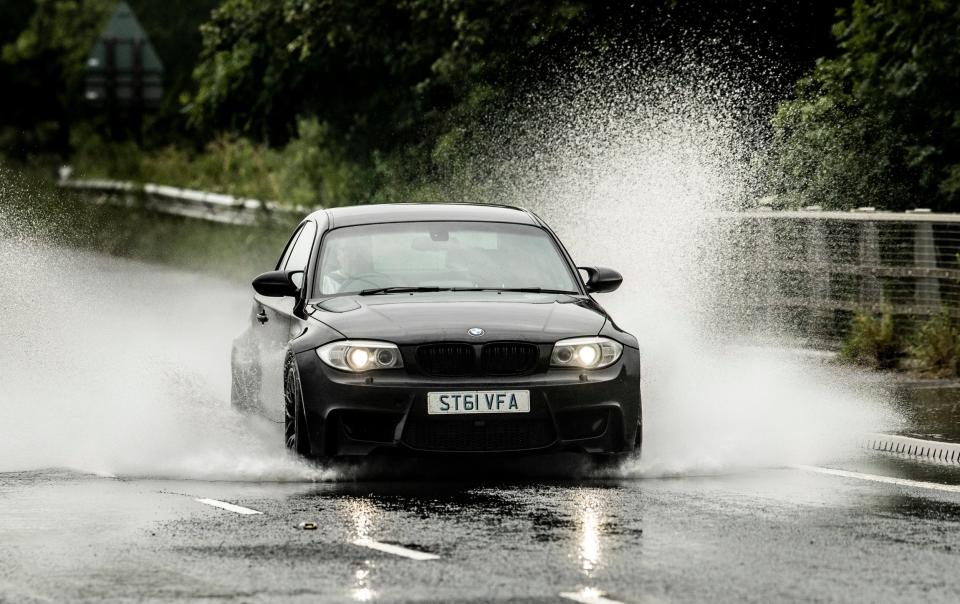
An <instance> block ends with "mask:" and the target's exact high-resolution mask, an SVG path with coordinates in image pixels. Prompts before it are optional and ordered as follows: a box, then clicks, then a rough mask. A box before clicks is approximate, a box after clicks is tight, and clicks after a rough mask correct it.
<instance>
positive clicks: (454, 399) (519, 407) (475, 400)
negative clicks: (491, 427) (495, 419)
mask: <svg viewBox="0 0 960 604" xmlns="http://www.w3.org/2000/svg"><path fill="white" fill-rule="evenodd" d="M427 413H429V414H430V415H444V414H456V413H530V391H529V390H475V391H474V390H471V391H461V392H428V393H427Z"/></svg>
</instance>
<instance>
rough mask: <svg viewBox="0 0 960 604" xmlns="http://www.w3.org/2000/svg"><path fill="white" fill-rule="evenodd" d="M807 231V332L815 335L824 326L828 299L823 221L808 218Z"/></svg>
mask: <svg viewBox="0 0 960 604" xmlns="http://www.w3.org/2000/svg"><path fill="white" fill-rule="evenodd" d="M807 222H808V225H809V228H808V232H807V275H808V279H809V290H808V294H807V295H808V296H809V298H808V301H809V306H808V308H809V309H810V317H809V323H808V332H809V334H810V335H812V336H814V337H817V336H820V335H823V333H824V331H825V327H826V318H827V314H826V313H827V311H826V310H825V308H826V306H827V305H828V304H829V299H830V273H829V270H828V269H829V267H828V262H827V245H826V236H825V233H824V229H825V225H824V221H823V220H820V219H818V218H813V219H811V220H808V221H807Z"/></svg>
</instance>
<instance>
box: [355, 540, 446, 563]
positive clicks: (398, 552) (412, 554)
mask: <svg viewBox="0 0 960 604" xmlns="http://www.w3.org/2000/svg"><path fill="white" fill-rule="evenodd" d="M353 544H354V545H359V546H362V547H369V548H370V549H375V550H377V551H380V552H386V553H388V554H393V555H395V556H403V557H404V558H410V559H411V560H439V559H440V556H438V555H436V554H428V553H427V552H418V551H417V550H415V549H407V548H405V547H400V546H399V545H390V544H389V543H380V542H379V541H374V540H373V539H363V538H361V539H357V540H355V541H354V542H353Z"/></svg>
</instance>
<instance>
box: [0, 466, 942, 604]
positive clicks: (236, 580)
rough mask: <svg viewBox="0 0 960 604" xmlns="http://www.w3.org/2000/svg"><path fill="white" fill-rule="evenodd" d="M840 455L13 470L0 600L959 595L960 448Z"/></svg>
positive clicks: (5, 502) (4, 490)
mask: <svg viewBox="0 0 960 604" xmlns="http://www.w3.org/2000/svg"><path fill="white" fill-rule="evenodd" d="M832 467H833V468H840V469H843V470H849V471H852V472H854V473H855V474H856V476H857V477H847V476H835V475H827V474H822V473H819V472H816V471H812V470H810V469H797V468H782V469H768V470H754V471H748V472H742V473H736V474H725V475H719V476H685V477H672V478H671V477H665V478H645V479H638V478H631V479H625V478H616V477H610V478H605V479H583V478H565V479H564V478H561V479H557V478H541V477H532V478H531V477H526V478H524V477H523V476H517V477H513V478H511V479H510V480H508V481H490V480H488V479H487V478H486V477H484V476H482V475H481V476H477V477H474V478H472V479H470V478H469V477H468V479H467V480H450V479H449V478H447V477H444V476H443V474H442V472H441V473H440V474H439V475H438V474H436V473H434V472H433V470H432V469H431V468H430V467H429V464H427V465H421V466H418V468H419V471H418V472H415V473H413V474H414V475H413V476H411V475H410V474H406V477H401V476H394V477H391V476H389V473H390V471H389V470H390V467H389V464H387V471H386V474H387V475H386V476H384V471H383V468H381V469H379V470H378V471H377V472H374V473H373V475H372V478H368V477H365V476H364V475H363V471H362V470H361V471H359V472H358V473H356V474H355V475H354V479H352V480H346V481H342V482H330V483H272V484H271V483H231V482H203V481H179V480H170V481H158V480H133V479H116V478H110V477H98V476H93V475H89V474H79V473H73V472H69V471H64V470H41V471H31V472H14V473H4V474H0V506H2V513H0V601H2V602H45V601H57V602H59V601H100V600H109V601H166V600H179V601H184V600H187V601H222V600H225V599H231V600H236V601H243V602H263V601H270V602H368V601H378V602H379V601H385V602H569V601H582V602H605V601H607V602H609V601H619V602H771V601H816V602H894V601H896V602H903V601H911V602H917V601H923V602H956V601H958V600H960V573H958V572H957V571H958V570H960V488H954V489H953V492H951V491H950V490H949V489H950V487H937V486H936V485H960V467H958V466H946V465H942V466H938V465H934V464H930V463H923V464H921V463H917V462H914V461H911V460H908V459H899V458H895V457H889V456H881V455H870V456H865V457H863V458H862V459H856V460H851V461H849V462H846V463H844V464H835V465H833V466H832ZM561 473H562V472H561ZM438 476H439V478H438ZM864 476H867V477H877V476H879V477H881V478H883V477H887V478H894V479H896V478H908V479H911V480H914V481H923V485H921V486H917V485H914V484H913V483H907V484H888V483H885V482H876V481H875V480H874V479H868V478H863V477H864ZM929 485H933V486H929ZM197 499H214V500H218V501H222V502H225V503H229V504H232V505H237V506H243V507H244V508H247V509H249V510H254V511H257V512H261V513H259V514H239V513H236V512H235V511H231V510H228V509H221V508H218V507H213V506H211V505H207V504H204V503H201V502H198V501H197ZM304 522H313V523H316V526H317V528H316V530H305V529H303V528H301V524H302V523H304ZM372 542H375V543H378V544H386V545H387V546H399V547H400V548H403V549H401V550H400V551H401V552H406V554H407V555H409V553H410V552H413V554H414V555H416V554H418V553H421V554H422V553H429V554H433V555H434V556H436V558H434V559H429V560H416V559H412V558H409V557H406V555H398V554H397V553H393V552H390V551H381V550H379V549H373V548H371V547H370V546H369V545H370V544H371V543H372ZM561 594H566V595H565V596H564V595H561Z"/></svg>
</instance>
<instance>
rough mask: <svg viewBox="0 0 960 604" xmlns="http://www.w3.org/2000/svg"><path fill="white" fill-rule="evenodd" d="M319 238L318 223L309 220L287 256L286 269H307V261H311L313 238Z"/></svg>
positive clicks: (284, 266)
mask: <svg viewBox="0 0 960 604" xmlns="http://www.w3.org/2000/svg"><path fill="white" fill-rule="evenodd" d="M316 238H317V225H315V224H314V223H312V222H308V223H306V224H305V225H303V228H302V229H300V236H299V237H297V241H296V243H294V244H293V248H292V249H291V251H290V255H289V256H287V260H286V262H285V263H284V265H283V270H285V271H305V270H307V262H309V261H310V250H311V249H312V248H313V240H314V239H316Z"/></svg>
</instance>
